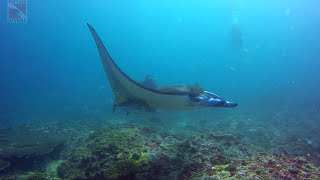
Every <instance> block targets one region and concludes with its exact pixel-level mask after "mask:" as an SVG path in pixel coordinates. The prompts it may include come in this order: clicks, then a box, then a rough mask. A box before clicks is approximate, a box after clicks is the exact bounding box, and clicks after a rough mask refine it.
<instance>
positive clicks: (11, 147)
mask: <svg viewBox="0 0 320 180" xmlns="http://www.w3.org/2000/svg"><path fill="white" fill-rule="evenodd" d="M79 114H80V115H76V116H70V117H68V118H66V120H63V121H62V120H59V121H55V122H45V121H43V122H42V123H39V122H38V123H30V122H29V123H27V122H25V123H23V124H19V125H15V126H9V127H2V128H0V179H22V180H35V179H37V180H39V179H101V180H103V179H203V180H204V179H208V180H209V179H320V166H319V165H320V129H319V127H318V125H319V121H320V115H318V114H317V113H315V114H312V115H310V114H305V115H299V116H298V115H297V114H295V115H292V113H290V111H287V110H279V111H278V112H272V113H269V114H264V115H255V114H253V113H239V112H237V111H235V112H234V111H221V110H214V111H212V110H203V111H197V112H162V113H148V114H129V115H125V113H121V112H117V113H114V114H102V113H100V114H99V113H90V112H86V113H79ZM310 119H311V120H310Z"/></svg>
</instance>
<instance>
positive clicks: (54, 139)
mask: <svg viewBox="0 0 320 180" xmlns="http://www.w3.org/2000/svg"><path fill="white" fill-rule="evenodd" d="M57 131H58V130H57V129H54V128H50V127H49V126H46V125H21V126H19V127H12V128H9V129H6V130H5V131H0V132H1V134H2V136H1V139H2V141H1V143H0V159H5V160H6V161H8V162H9V163H10V171H16V170H33V169H34V168H38V169H41V166H43V164H41V163H42V162H44V161H45V159H46V158H50V156H52V157H53V156H56V155H57V154H58V153H59V151H60V150H61V147H62V146H63V142H64V139H65V137H64V136H63V135H62V134H59V133H58V132H57ZM6 173H7V172H6ZM8 173H9V172H8Z"/></svg>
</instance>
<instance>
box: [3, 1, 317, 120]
mask: <svg viewBox="0 0 320 180" xmlns="http://www.w3.org/2000/svg"><path fill="white" fill-rule="evenodd" d="M0 9H1V10H0V32H1V33H0V123H2V124H12V123H17V122H22V121H50V120H64V119H65V118H66V117H67V116H68V115H70V114H77V113H79V112H81V111H83V109H101V110H103V111H111V103H110V102H111V101H112V99H113V94H112V91H111V89H110V86H109V84H108V82H107V79H106V77H105V74H104V72H103V68H102V66H101V62H100V60H99V55H98V51H97V49H96V46H95V43H94V41H93V38H92V36H91V34H90V32H89V30H88V28H87V26H86V23H90V24H91V25H92V26H93V27H94V28H95V29H96V31H97V32H98V34H99V35H100V37H101V39H102V41H103V42H104V43H105V46H106V47H107V49H108V51H109V52H110V54H111V56H112V57H113V59H114V60H115V62H116V63H117V64H118V66H119V67H120V68H121V69H122V70H123V71H124V72H125V73H127V74H128V75H129V76H130V77H132V78H133V79H135V80H138V81H142V80H143V79H144V76H145V75H146V74H152V75H153V76H154V77H155V78H156V82H157V83H158V84H159V85H170V84H195V83H196V82H198V83H199V84H200V86H201V87H203V88H205V89H207V90H210V91H212V92H214V93H216V94H218V95H220V96H222V97H224V98H226V99H228V100H232V101H236V102H238V103H239V107H237V108H236V109H233V110H230V111H235V112H237V113H239V114H240V113H241V112H248V111H249V112H253V113H255V114H259V113H263V112H264V111H268V112H276V111H277V110H278V109H279V108H284V107H286V108H289V109H290V111H292V112H297V111H299V112H308V111H309V110H310V109H312V110H313V111H319V106H320V103H319V101H320V93H319V90H320V71H319V69H320V53H319V49H320V42H319V40H320V34H319V32H320V21H319V17H320V3H319V1H317V0H309V1H298V0H285V1H269V0H268V1H267V0H263V1H249V0H243V1H222V0H220V1H213V0H203V1H195V0H184V1H182V0H180V1H177V0H162V1H153V0H149V1H119V0H107V1H106V0H104V1H102V0H96V1H84V0H78V1H61V0H58V1H31V0H29V1H28V14H27V16H28V22H27V23H26V24H8V23H7V1H4V0H2V1H0ZM235 12H236V13H235ZM235 14H236V16H237V18H238V25H239V27H240V29H241V31H242V34H243V49H242V50H241V52H239V51H236V50H234V49H233V47H232V43H231V36H230V29H231V26H232V22H233V21H232V19H233V17H234V16H235ZM215 111H216V110H215ZM218 111H219V110H218ZM221 111H223V110H221Z"/></svg>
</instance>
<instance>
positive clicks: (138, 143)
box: [58, 127, 147, 178]
mask: <svg viewBox="0 0 320 180" xmlns="http://www.w3.org/2000/svg"><path fill="white" fill-rule="evenodd" d="M144 139H146V137H145V136H143V135H141V134H140V129H138V128H136V127H117V128H103V129H101V130H99V131H97V132H95V133H94V134H92V135H91V136H90V137H89V139H88V141H87V143H85V144H84V145H82V146H80V147H79V148H78V149H77V150H76V151H75V152H73V153H72V154H70V156H69V159H68V160H67V161H65V162H63V163H62V164H61V165H60V166H59V167H58V174H59V175H60V176H61V177H62V178H70V177H74V178H95V177H100V176H103V175H102V174H103V171H104V170H106V169H108V168H110V167H112V166H113V165H115V164H114V163H116V162H118V161H121V160H130V161H133V162H135V163H136V164H137V166H138V165H141V164H145V163H146V162H147V159H146V154H143V153H141V152H142V151H143V147H144V146H143V140H144ZM133 154H138V155H139V157H138V158H137V160H134V159H132V156H133ZM130 156H131V157H130ZM82 172H85V173H82Z"/></svg>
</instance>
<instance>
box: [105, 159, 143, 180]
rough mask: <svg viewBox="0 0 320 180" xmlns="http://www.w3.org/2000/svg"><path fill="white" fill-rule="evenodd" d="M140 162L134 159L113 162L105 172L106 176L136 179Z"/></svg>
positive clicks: (109, 178) (110, 178)
mask: <svg viewBox="0 0 320 180" xmlns="http://www.w3.org/2000/svg"><path fill="white" fill-rule="evenodd" d="M137 170H138V164H137V163H136V162H135V161H134V160H132V159H126V160H120V161H117V162H115V163H114V164H112V165H111V166H110V167H109V168H108V169H107V170H106V171H105V172H104V177H105V178H106V179H108V180H114V179H135V174H136V173H137Z"/></svg>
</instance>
